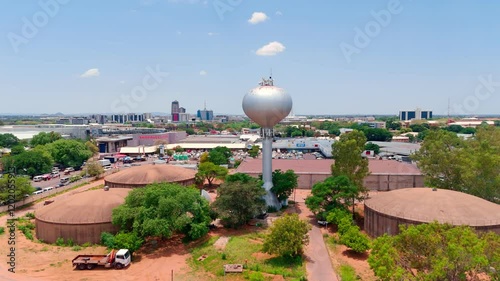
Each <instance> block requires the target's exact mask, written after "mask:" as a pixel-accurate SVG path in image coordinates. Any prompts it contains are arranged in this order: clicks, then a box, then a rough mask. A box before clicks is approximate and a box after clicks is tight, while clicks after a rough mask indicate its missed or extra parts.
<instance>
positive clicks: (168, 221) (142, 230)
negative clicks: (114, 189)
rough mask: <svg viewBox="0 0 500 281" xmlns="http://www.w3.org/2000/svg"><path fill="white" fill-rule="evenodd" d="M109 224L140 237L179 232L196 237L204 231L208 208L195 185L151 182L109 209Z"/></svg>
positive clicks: (206, 231) (205, 230)
mask: <svg viewBox="0 0 500 281" xmlns="http://www.w3.org/2000/svg"><path fill="white" fill-rule="evenodd" d="M112 219H113V224H115V225H118V226H120V230H121V231H124V232H134V233H136V234H137V235H138V237H140V238H143V239H144V238H145V237H148V236H153V237H159V238H170V237H172V235H173V234H175V233H183V234H185V235H186V236H187V237H189V238H190V239H198V238H200V237H202V236H204V235H205V234H207V233H208V225H209V224H210V222H211V221H212V219H211V218H210V208H209V205H208V201H207V200H206V199H205V198H203V197H202V196H201V195H200V192H199V191H198V190H197V189H196V188H191V187H185V186H180V185H177V184H167V183H162V184H152V185H148V186H146V187H144V188H137V189H134V190H132V191H131V192H130V193H129V195H128V196H127V197H126V198H125V204H123V205H121V206H119V207H118V208H115V209H114V210H113V215H112Z"/></svg>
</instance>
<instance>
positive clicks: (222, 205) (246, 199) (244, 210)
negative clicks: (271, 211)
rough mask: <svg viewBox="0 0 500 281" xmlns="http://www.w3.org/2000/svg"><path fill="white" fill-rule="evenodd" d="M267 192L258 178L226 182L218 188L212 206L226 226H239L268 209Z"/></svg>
mask: <svg viewBox="0 0 500 281" xmlns="http://www.w3.org/2000/svg"><path fill="white" fill-rule="evenodd" d="M265 194H266V191H265V190H264V189H263V188H262V187H261V186H260V184H259V182H258V181H257V179H255V180H252V181H249V182H241V181H234V182H225V183H223V184H222V185H221V186H220V187H219V188H218V189H217V198H216V199H215V201H214V203H212V207H213V208H214V210H215V212H216V213H217V214H218V215H219V218H220V219H221V222H222V224H223V225H224V226H226V227H233V228H238V227H240V226H242V225H245V224H246V223H247V222H248V221H249V220H250V219H252V218H254V217H255V216H256V215H258V214H260V213H262V212H263V210H265V209H266V203H265V201H264V199H263V198H262V197H263V196H264V195H265Z"/></svg>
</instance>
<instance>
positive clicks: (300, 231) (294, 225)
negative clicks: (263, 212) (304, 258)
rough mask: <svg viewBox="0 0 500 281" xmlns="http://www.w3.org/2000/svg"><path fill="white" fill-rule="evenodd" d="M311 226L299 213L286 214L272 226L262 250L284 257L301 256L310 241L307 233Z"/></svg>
mask: <svg viewBox="0 0 500 281" xmlns="http://www.w3.org/2000/svg"><path fill="white" fill-rule="evenodd" d="M310 228H311V226H310V225H309V224H308V223H307V222H306V221H303V220H301V219H300V218H299V216H298V215H297V214H293V215H285V216H283V217H281V218H279V219H277V220H276V221H275V222H274V223H273V225H272V226H271V229H270V233H269V234H268V235H266V237H265V238H264V244H263V245H262V250H263V251H264V252H266V253H269V254H278V255H280V256H283V257H296V256H299V255H300V254H302V249H303V247H304V245H306V244H307V243H308V241H309V236H308V234H307V233H308V231H309V229H310Z"/></svg>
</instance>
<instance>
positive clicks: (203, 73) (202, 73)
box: [200, 70, 208, 76]
mask: <svg viewBox="0 0 500 281" xmlns="http://www.w3.org/2000/svg"><path fill="white" fill-rule="evenodd" d="M207 74H208V72H206V71H205V70H202V71H200V75H201V76H205V75H207Z"/></svg>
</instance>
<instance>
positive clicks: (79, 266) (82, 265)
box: [78, 263, 86, 270]
mask: <svg viewBox="0 0 500 281" xmlns="http://www.w3.org/2000/svg"><path fill="white" fill-rule="evenodd" d="M85 268H86V266H85V264H84V263H80V264H78V269H80V270H84V269H85Z"/></svg>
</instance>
